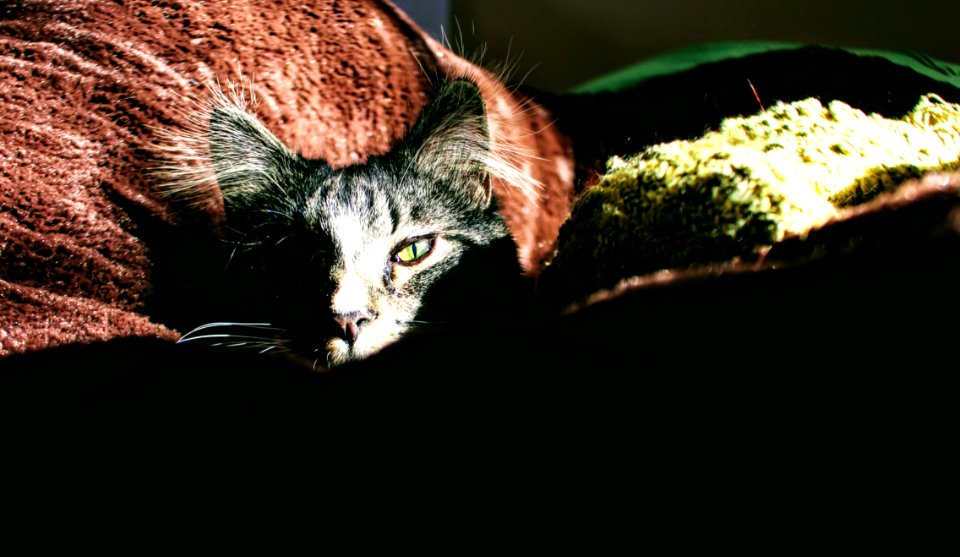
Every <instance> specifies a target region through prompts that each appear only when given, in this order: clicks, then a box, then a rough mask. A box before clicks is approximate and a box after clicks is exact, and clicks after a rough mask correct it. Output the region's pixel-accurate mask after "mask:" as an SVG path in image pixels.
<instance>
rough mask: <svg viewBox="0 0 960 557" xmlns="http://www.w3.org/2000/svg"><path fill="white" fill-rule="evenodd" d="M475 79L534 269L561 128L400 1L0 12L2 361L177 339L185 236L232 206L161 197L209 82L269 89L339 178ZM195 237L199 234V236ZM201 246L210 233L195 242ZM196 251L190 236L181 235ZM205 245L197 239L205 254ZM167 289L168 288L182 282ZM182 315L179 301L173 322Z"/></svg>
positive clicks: (288, 136) (552, 224)
mask: <svg viewBox="0 0 960 557" xmlns="http://www.w3.org/2000/svg"><path fill="white" fill-rule="evenodd" d="M463 74H468V75H470V76H472V77H473V78H474V79H476V80H478V81H479V82H480V84H481V88H482V90H483V92H484V95H485V96H486V98H487V99H486V100H487V104H488V106H489V109H490V113H491V129H492V133H493V134H494V142H495V145H496V147H495V148H499V149H502V150H503V151H504V152H508V153H511V156H512V157H514V161H515V162H516V164H517V165H518V166H519V167H521V168H522V169H523V170H524V171H525V172H527V173H528V174H530V175H531V176H532V177H533V178H534V179H535V180H537V181H538V182H539V183H540V185H541V186H542V190H541V191H540V194H541V195H540V197H539V198H538V199H533V198H529V197H526V196H523V195H517V194H516V193H515V192H512V191H511V186H510V185H509V184H496V185H495V188H496V189H497V191H498V193H500V194H501V199H502V202H503V205H504V210H505V212H506V213H507V218H508V222H509V224H510V226H511V227H512V230H513V232H514V234H515V236H516V239H517V242H518V244H519V247H520V252H521V257H522V260H523V263H524V265H525V267H526V269H527V270H528V271H529V272H531V273H535V272H536V269H537V262H538V261H540V260H541V259H542V258H543V255H544V254H545V253H546V252H547V250H549V248H550V244H551V241H552V238H553V237H554V236H555V235H556V231H557V229H558V227H559V224H560V221H561V219H562V218H563V217H564V216H565V215H566V213H567V209H568V206H569V203H570V192H571V191H572V171H571V168H572V163H571V160H570V153H569V146H568V145H567V142H566V140H565V139H564V138H563V137H562V136H561V135H560V134H559V133H557V132H556V131H555V130H554V129H552V128H550V127H549V123H550V115H549V114H548V113H546V111H545V110H543V109H542V108H540V107H539V106H537V105H536V104H534V103H531V102H529V101H528V100H526V99H524V98H523V97H522V96H520V95H519V94H516V93H514V92H512V91H510V90H508V89H506V88H505V87H504V86H503V85H501V84H500V83H499V81H498V80H497V79H496V77H495V76H491V75H488V74H486V73H484V72H483V71H481V70H480V69H478V68H477V67H476V66H474V65H472V64H470V63H468V62H466V61H465V60H463V59H461V58H459V57H457V56H455V55H454V54H453V53H451V52H450V51H448V50H446V49H445V48H444V47H443V46H442V45H440V44H438V43H437V42H435V41H433V40H432V39H430V38H429V37H428V36H426V35H425V34H424V33H422V32H421V30H420V29H418V28H417V27H416V25H414V24H413V23H412V22H411V21H410V20H409V19H408V18H407V17H406V16H405V15H404V14H402V13H400V12H399V11H397V9H396V8H395V7H394V6H392V5H391V4H390V3H389V2H380V1H375V0H355V1H352V2H326V1H320V0H314V1H308V2H302V1H294V0H280V1H273V0H271V1H267V0H243V1H238V2H229V3H226V2H181V3H178V2H171V3H157V2H150V1H147V0H133V1H128V2H123V3H117V2H112V1H109V0H90V1H88V2H83V3H77V2H70V1H61V0H24V1H22V2H14V3H9V2H5V3H3V5H2V6H0V112H2V114H3V117H2V118H0V133H2V140H0V161H2V162H0V172H2V174H0V357H2V356H5V355H10V354H15V353H22V352H28V351H36V350H40V349H43V348H47V347H51V346H56V345H62V344H67V343H75V342H89V341H96V340H106V339H111V338H116V337H124V336H155V337H160V338H163V339H168V340H174V339H176V338H177V337H178V336H179V334H180V332H181V331H178V330H176V320H175V319H174V318H172V317H171V318H168V317H169V316H171V315H173V314H174V313H175V312H176V310H177V309H185V308H178V307H177V303H178V302H176V300H177V299H178V298H179V299H181V300H184V298H183V296H182V294H183V293H182V292H176V291H175V288H174V287H173V286H171V288H174V291H171V293H169V294H167V295H166V296H165V295H164V292H165V291H164V288H165V287H164V286H163V284H161V283H163V282H164V281H165V280H166V282H167V283H169V284H170V285H173V284H175V283H177V284H181V285H182V284H183V283H184V281H185V280H187V281H189V271H188V272H187V273H184V274H181V275H177V276H167V277H166V279H165V278H164V275H163V273H165V272H168V271H167V270H165V269H164V268H162V265H161V264H160V263H159V262H158V260H160V259H163V258H164V257H165V256H164V255H163V254H165V253H166V254H167V256H166V257H167V259H166V260H165V261H166V262H167V263H171V262H172V263H174V265H172V266H174V267H175V266H181V267H189V266H190V265H193V264H196V263H197V262H196V261H191V260H190V258H189V256H188V255H187V254H185V253H182V252H181V251H180V249H179V248H178V247H177V246H176V244H175V243H173V242H172V241H171V238H173V237H176V236H178V235H180V236H184V235H185V234H188V233H187V232H185V231H194V232H197V231H198V232H197V234H199V235H201V236H202V234H203V233H204V232H205V231H209V230H211V229H212V228H214V227H215V225H216V222H217V215H218V211H219V206H218V204H217V202H216V200H211V202H210V203H209V204H207V206H205V207H202V208H197V207H195V206H193V205H191V204H189V203H186V202H185V201H184V200H182V199H178V198H176V197H170V196H169V195H165V194H164V192H162V191H160V190H159V189H158V187H157V184H156V183H155V181H154V180H152V179H151V174H150V172H151V171H152V170H153V169H154V168H155V167H156V166H157V164H158V155H157V151H156V150H155V149H154V148H153V145H154V144H155V143H156V142H157V139H158V135H157V134H158V130H174V131H175V130H176V129H178V128H179V127H182V126H185V125H186V124H187V122H186V121H185V116H184V113H183V108H184V104H185V103H186V102H188V101H187V99H194V100H203V99H204V98H205V95H206V94H207V92H208V87H209V86H210V84H211V83H213V82H214V81H219V82H221V83H226V82H227V81H229V80H237V79H238V78H240V77H241V76H242V77H243V78H249V79H251V80H252V81H253V83H254V86H253V87H254V92H255V93H256V95H257V96H258V97H259V99H260V103H259V105H258V106H257V110H258V113H259V116H260V117H261V119H262V120H263V121H264V122H265V123H266V125H267V126H268V127H269V128H271V130H272V131H273V132H274V133H275V134H277V135H278V137H280V138H281V139H282V140H283V141H285V142H286V143H287V144H288V145H291V146H292V147H294V148H295V149H298V150H299V151H301V152H302V153H303V154H305V155H307V156H320V157H324V158H325V159H327V160H328V161H329V162H330V163H332V164H336V165H345V164H350V163H354V162H358V161H361V160H363V159H364V157H366V156H367V155H369V154H371V153H376V152H382V151H384V150H386V149H387V148H388V147H389V146H390V144H391V143H392V142H393V141H394V140H395V139H397V138H398V137H399V136H401V135H402V134H403V132H404V130H405V129H406V127H407V126H408V125H409V124H410V123H411V122H412V120H413V119H414V118H415V117H416V115H417V113H418V111H419V109H420V108H421V106H422V105H423V104H424V102H425V100H426V99H427V98H428V97H429V93H430V89H431V83H432V82H433V81H435V80H436V78H438V77H442V76H447V75H463ZM191 226H192V228H191ZM198 238H199V236H198ZM180 239H181V240H185V241H186V242H189V238H182V237H181V238H180ZM198 241H199V240H198ZM167 279H169V280H167ZM171 304H173V305H172V306H171Z"/></svg>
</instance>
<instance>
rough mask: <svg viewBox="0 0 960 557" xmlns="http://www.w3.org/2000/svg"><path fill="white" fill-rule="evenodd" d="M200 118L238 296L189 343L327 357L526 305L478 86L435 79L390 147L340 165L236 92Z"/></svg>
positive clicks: (342, 357) (230, 284)
mask: <svg viewBox="0 0 960 557" xmlns="http://www.w3.org/2000/svg"><path fill="white" fill-rule="evenodd" d="M208 122H209V123H208V127H207V134H206V135H207V141H208V142H209V145H208V157H209V161H210V168H211V169H212V176H213V177H214V178H215V180H216V183H217V184H218V185H219V189H220V191H221V193H222V195H223V201H224V209H225V214H226V221H225V231H226V232H225V239H226V241H227V243H228V245H229V247H230V252H231V253H230V255H229V265H228V267H227V268H228V271H229V272H228V274H227V275H226V276H225V277H224V281H225V283H224V288H232V289H233V291H234V292H236V295H235V298H234V299H235V300H236V306H234V307H233V308H232V310H231V311H234V312H235V313H234V314H233V315H229V316H226V315H225V316H221V317H220V318H221V319H229V321H221V322H216V323H210V324H208V325H204V326H201V327H199V328H197V329H196V330H194V331H192V332H191V333H189V334H188V335H186V336H185V337H184V339H185V340H198V339H204V340H211V339H214V340H217V341H219V342H223V343H224V344H234V345H238V346H241V345H242V346H253V347H256V348H258V349H260V350H275V349H276V350H278V351H288V352H291V353H294V354H297V355H299V357H302V358H304V359H306V360H307V361H309V362H311V363H312V364H313V365H315V366H316V367H325V366H332V365H337V364H341V363H344V362H347V361H350V360H355V359H359V358H363V357H366V356H368V355H370V354H373V353H375V352H377V351H378V350H380V349H381V348H383V347H384V346H386V345H388V344H390V343H392V342H394V341H396V340H397V339H399V338H401V337H402V336H404V335H405V334H407V333H409V332H410V331H412V330H415V329H422V328H425V327H433V326H438V325H442V326H450V325H455V324H456V323H458V322H464V321H470V322H475V321H477V320H484V319H488V318H494V319H498V318H503V319H507V318H509V316H510V315H511V314H515V313H516V312H518V311H520V310H519V309H518V308H517V307H516V304H517V303H519V300H520V298H518V296H522V294H521V292H522V291H523V288H524V285H523V280H524V279H523V278H522V273H521V270H520V265H519V261H518V257H517V251H516V245H515V244H514V242H513V239H512V237H511V235H510V232H509V230H508V228H507V226H506V224H505V222H504V219H503V216H502V214H501V213H500V210H499V208H498V204H497V200H496V197H495V196H494V195H493V193H492V188H491V185H490V175H491V172H493V171H495V170H496V168H497V163H496V161H494V160H493V157H492V155H491V146H490V137H489V131H488V127H487V120H486V112H485V108H484V102H483V99H482V97H481V94H480V91H479V89H478V88H477V87H476V86H475V85H474V84H473V83H471V82H469V81H467V80H465V79H455V80H450V81H446V82H444V83H442V84H441V85H440V86H439V87H438V88H437V91H436V94H435V96H434V98H433V100H432V101H431V102H430V103H429V104H428V105H427V106H426V107H424V109H423V110H422V112H421V114H420V116H419V118H418V120H417V122H416V123H415V124H414V125H413V127H412V129H411V130H410V132H409V133H408V134H407V135H406V136H405V137H404V138H403V139H402V140H401V141H400V142H399V143H398V144H397V145H396V146H395V147H394V148H393V149H392V150H391V151H389V152H388V153H385V154H382V155H374V156H371V157H369V158H368V159H367V160H366V161H365V162H364V163H362V164H356V165H352V166H348V167H344V168H333V167H331V166H330V165H328V164H327V163H326V162H324V161H323V160H320V159H308V158H305V157H302V156H300V155H299V154H297V153H294V152H292V151H291V150H290V149H288V148H287V147H286V146H284V145H283V144H282V143H281V141H280V140H279V139H277V138H276V137H275V136H274V135H273V134H272V133H271V132H270V131H269V130H268V129H267V128H266V127H264V126H263V124H262V123H260V122H259V121H258V119H257V118H256V116H255V115H254V114H253V113H252V112H250V111H249V110H248V109H247V107H245V106H243V105H242V103H238V102H236V99H235V98H234V99H230V98H228V97H227V96H225V95H220V96H218V97H217V98H216V99H215V102H214V103H213V105H212V108H211V110H210V112H209V120H208ZM184 182H185V181H184V180H182V179H181V180H180V183H184ZM192 187H197V184H193V185H192ZM405 259H406V261H405Z"/></svg>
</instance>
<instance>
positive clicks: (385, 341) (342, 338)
mask: <svg viewBox="0 0 960 557" xmlns="http://www.w3.org/2000/svg"><path fill="white" fill-rule="evenodd" d="M387 325H388V324H387V323H385V322H383V320H379V319H378V320H374V321H371V322H368V323H365V324H364V325H363V326H362V327H361V328H360V329H354V330H349V329H345V330H344V331H343V332H342V333H341V334H338V335H337V336H334V337H331V338H329V339H328V340H327V341H326V342H325V343H324V348H325V349H326V352H327V358H326V364H327V366H328V367H334V366H338V365H341V364H345V363H347V362H350V361H354V360H360V359H363V358H367V357H369V356H371V355H373V354H375V353H377V352H379V351H380V350H381V349H382V348H384V347H386V346H387V345H389V344H392V343H393V342H395V341H396V340H397V339H399V338H400V336H401V335H402V334H403V332H404V331H405V330H406V327H402V326H401V325H400V324H393V326H392V327H390V326H387Z"/></svg>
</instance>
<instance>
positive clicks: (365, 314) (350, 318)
mask: <svg viewBox="0 0 960 557" xmlns="http://www.w3.org/2000/svg"><path fill="white" fill-rule="evenodd" d="M373 317H374V315H373V313H371V312H370V311H367V310H363V311H351V312H348V313H340V314H337V315H336V316H335V317H334V321H336V322H337V325H339V326H340V330H342V331H343V339H344V340H346V341H347V342H348V343H349V344H353V343H354V342H355V341H356V340H357V336H358V335H359V334H360V329H362V328H363V326H364V325H366V324H367V323H369V322H371V321H373Z"/></svg>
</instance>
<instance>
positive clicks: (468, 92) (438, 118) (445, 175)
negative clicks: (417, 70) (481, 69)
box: [406, 79, 491, 206]
mask: <svg viewBox="0 0 960 557" xmlns="http://www.w3.org/2000/svg"><path fill="white" fill-rule="evenodd" d="M406 143H407V146H408V148H410V149H412V151H413V161H414V164H415V166H416V168H417V169H418V170H419V171H421V172H423V173H425V174H428V175H431V176H435V177H437V178H439V179H442V180H445V181H448V182H450V183H451V184H458V185H460V186H461V187H463V188H465V190H464V191H465V192H466V193H468V194H469V195H470V196H471V197H473V198H475V199H476V200H477V201H478V202H480V203H481V204H482V205H484V206H485V205H487V204H489V202H490V180H489V163H490V160H491V156H490V133H489V129H488V127H487V112H486V108H485V106H484V102H483V97H482V96H481V94H480V89H479V88H478V87H477V86H476V85H475V84H474V83H472V82H470V81H468V80H466V79H454V80H451V81H448V82H445V83H444V84H443V85H441V86H440V87H439V89H438V90H437V93H436V95H435V96H434V98H433V100H431V101H430V103H428V104H427V105H426V106H425V107H424V108H423V111H422V112H421V113H420V117H419V118H418V119H417V122H416V123H415V124H414V126H413V128H412V129H411V131H410V134H409V135H408V136H407V140H406Z"/></svg>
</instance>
